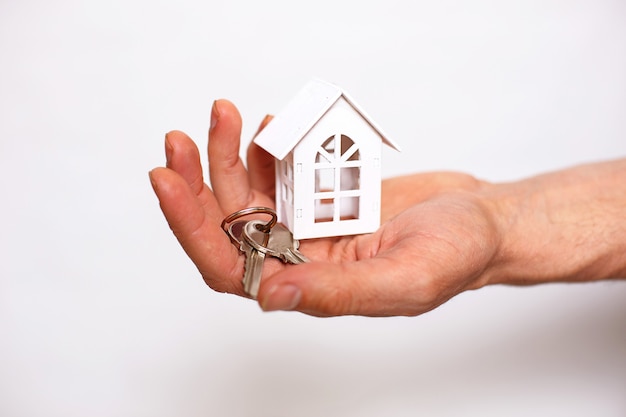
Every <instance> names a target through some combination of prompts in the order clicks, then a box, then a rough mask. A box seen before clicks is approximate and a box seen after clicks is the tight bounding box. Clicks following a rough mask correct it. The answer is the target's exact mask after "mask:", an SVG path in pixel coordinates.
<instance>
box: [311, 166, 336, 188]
mask: <svg viewBox="0 0 626 417" xmlns="http://www.w3.org/2000/svg"><path fill="white" fill-rule="evenodd" d="M325 191H335V168H320V169H316V170H315V192H316V193H322V192H325Z"/></svg>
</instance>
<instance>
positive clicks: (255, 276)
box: [241, 228, 269, 300]
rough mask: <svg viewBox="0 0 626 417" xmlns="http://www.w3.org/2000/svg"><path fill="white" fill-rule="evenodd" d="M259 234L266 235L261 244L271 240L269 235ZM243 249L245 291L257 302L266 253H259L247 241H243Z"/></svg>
mask: <svg viewBox="0 0 626 417" xmlns="http://www.w3.org/2000/svg"><path fill="white" fill-rule="evenodd" d="M244 230H245V228H244ZM259 233H261V234H263V235H264V237H261V242H262V243H265V244H266V243H267V241H268V239H269V233H263V232H261V231H259ZM241 249H242V250H243V253H244V254H245V255H246V261H245V263H244V273H243V290H244V291H245V292H246V294H248V295H249V296H250V297H252V298H254V299H255V300H256V298H257V295H258V294H259V286H260V285H261V276H262V275H263V263H264V262H265V252H262V251H258V250H257V249H256V248H255V247H254V246H252V245H250V244H249V243H248V242H247V241H246V240H245V239H242V240H241Z"/></svg>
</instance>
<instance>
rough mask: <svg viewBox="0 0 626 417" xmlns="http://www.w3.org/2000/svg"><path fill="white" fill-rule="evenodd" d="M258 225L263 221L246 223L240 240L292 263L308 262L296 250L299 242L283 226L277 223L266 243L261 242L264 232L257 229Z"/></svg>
mask: <svg viewBox="0 0 626 417" xmlns="http://www.w3.org/2000/svg"><path fill="white" fill-rule="evenodd" d="M259 225H264V223H263V222H261V221H258V220H252V221H249V222H248V223H246V224H245V226H244V228H243V231H242V233H241V237H242V239H241V240H242V241H245V242H246V243H248V244H249V245H250V246H253V247H254V248H255V249H256V250H257V251H259V252H263V253H265V254H267V255H270V256H274V257H276V258H279V259H281V260H282V261H283V262H289V263H292V264H301V263H304V262H309V259H308V258H307V257H306V256H304V255H303V254H302V252H300V251H299V250H298V248H299V247H300V242H299V241H297V240H295V239H294V238H293V235H292V234H291V232H290V231H289V229H287V228H286V227H285V226H283V225H282V224H280V223H277V224H276V225H275V226H274V227H272V229H271V230H270V233H269V240H268V241H267V244H261V243H260V242H261V239H263V236H264V235H266V233H263V232H262V231H261V230H259V229H258V226H259Z"/></svg>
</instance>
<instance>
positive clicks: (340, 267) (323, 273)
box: [150, 100, 498, 316]
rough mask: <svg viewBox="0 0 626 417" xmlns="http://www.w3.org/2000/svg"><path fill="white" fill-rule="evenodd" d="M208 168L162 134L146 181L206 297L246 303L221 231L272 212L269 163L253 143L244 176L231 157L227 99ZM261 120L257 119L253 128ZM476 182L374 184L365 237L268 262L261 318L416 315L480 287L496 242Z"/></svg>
mask: <svg viewBox="0 0 626 417" xmlns="http://www.w3.org/2000/svg"><path fill="white" fill-rule="evenodd" d="M211 119H212V121H211V128H210V130H209V146H208V155H209V172H210V179H211V184H212V187H213V190H211V189H210V188H209V187H208V186H207V185H206V184H204V182H203V177H202V167H201V164H200V156H199V152H198V149H197V147H196V146H195V144H194V143H193V141H192V140H191V139H190V138H189V137H187V136H186V135H185V134H184V133H182V132H177V131H174V132H170V133H169V134H167V136H166V142H165V149H166V157H167V168H156V169H154V170H153V171H151V173H150V178H151V181H152V184H153V187H154V190H155V192H156V194H157V196H158V198H159V201H160V204H161V208H162V210H163V213H164V215H165V217H166V219H167V221H168V223H169V225H170V228H171V229H172V231H173V232H174V234H175V235H176V237H177V238H178V240H179V242H180V244H181V245H182V247H183V248H184V250H185V251H186V252H187V254H188V255H189V257H190V258H191V259H192V261H193V262H194V263H195V264H196V266H197V267H198V269H199V271H200V273H201V274H202V276H203V278H204V280H205V281H206V283H207V284H208V285H209V286H210V287H211V288H213V289H215V290H217V291H222V292H229V293H234V294H238V295H244V293H243V288H242V284H241V279H242V276H243V263H244V257H243V255H241V254H240V253H239V251H238V250H237V249H236V248H235V247H234V246H233V245H232V244H231V243H230V241H229V239H228V237H227V236H226V234H225V233H224V232H223V230H222V229H221V228H220V223H221V221H222V219H223V218H224V217H226V216H227V215H228V214H230V213H232V212H235V211H237V210H239V209H242V208H245V207H252V206H268V207H273V205H274V162H273V159H272V157H271V156H270V155H269V154H267V153H266V152H265V151H263V150H262V149H261V148H259V147H258V146H257V145H255V144H254V143H253V144H251V145H250V147H249V149H248V153H247V159H248V168H249V171H246V169H245V167H244V165H243V163H242V161H241V160H240V158H239V157H238V155H239V142H240V133H241V118H240V115H239V113H238V111H237V109H236V108H235V107H234V105H232V104H231V103H230V102H228V101H226V100H220V101H217V102H216V103H215V104H214V106H213V109H212V114H211ZM268 121H269V119H266V120H264V122H263V124H262V126H261V128H262V127H263V126H264V124H266V123H267V122H268ZM483 185H484V184H483V183H481V182H479V181H476V180H475V179H473V178H472V177H469V176H467V175H463V174H453V173H441V174H423V175H414V176H407V177H399V178H394V179H391V180H387V181H385V182H384V183H383V190H382V192H383V198H382V200H383V207H382V216H383V221H384V223H383V225H382V226H381V228H380V229H379V230H378V231H377V232H376V233H374V234H370V235H358V236H347V237H339V238H326V239H314V240H307V241H302V242H301V248H300V249H301V251H302V252H303V253H304V254H306V256H308V257H309V258H310V259H311V260H312V262H311V263H309V264H303V265H285V264H283V263H282V262H280V261H279V260H276V259H272V258H267V259H266V261H265V266H264V273H263V280H262V283H261V288H260V292H259V297H258V298H259V302H260V304H261V306H262V307H263V308H264V309H265V310H275V309H287V310H299V311H302V312H305V313H308V314H312V315H319V316H328V315H342V314H361V315H372V316H380V315H416V314H420V313H423V312H425V311H428V310H430V309H432V308H434V307H436V306H438V305H439V304H441V303H443V302H445V301H446V300H448V299H449V298H451V297H452V296H454V295H456V294H458V293H459V292H461V291H464V290H466V289H470V288H478V287H480V286H481V285H483V283H484V279H482V278H481V277H482V275H483V273H484V272H485V269H486V267H487V265H488V264H489V261H490V260H491V259H492V257H493V256H494V254H495V252H496V249H497V244H498V240H497V238H496V236H497V233H496V230H495V227H494V223H493V221H492V219H490V216H489V212H488V210H487V209H486V207H484V206H483V205H482V204H481V202H480V201H479V200H478V199H477V198H476V196H475V195H474V191H476V190H478V189H480V188H481V187H482V186H483Z"/></svg>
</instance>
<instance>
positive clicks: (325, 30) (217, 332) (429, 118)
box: [0, 0, 626, 417]
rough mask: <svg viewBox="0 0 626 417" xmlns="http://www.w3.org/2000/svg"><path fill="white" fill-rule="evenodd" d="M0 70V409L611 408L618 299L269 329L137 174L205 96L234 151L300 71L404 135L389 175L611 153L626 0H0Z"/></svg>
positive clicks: (529, 298) (194, 128)
mask: <svg viewBox="0 0 626 417" xmlns="http://www.w3.org/2000/svg"><path fill="white" fill-rule="evenodd" d="M0 60H1V61H0V127H1V130H0V132H1V136H0V192H1V201H0V276H1V278H0V414H1V415H3V416H63V417H72V416H91V417H98V416H192V417H194V416H235V417H238V416H323V415H325V416H331V415H332V416H380V415H390V416H391V415H393V416H415V415H428V416H460V415H463V416H466V415H481V416H502V415H506V416H528V415H541V416H590V415H594V416H616V417H617V416H624V415H626V394H625V393H626V282H623V281H619V282H601V283H595V284H577V285H545V286H539V287H532V288H516V287H504V286H500V287H490V288H485V289H482V290H479V291H475V292H470V293H465V294H462V295H460V296H458V297H456V298H454V299H453V300H451V301H450V302H448V303H447V304H445V305H444V306H442V307H440V308H438V309H437V310H435V311H432V312H430V313H428V314H425V315H423V316H420V317H414V318H386V319H370V318H359V317H342V318H332V319H317V318H312V317H308V316H305V315H302V314H299V313H271V314H264V313H262V312H261V311H260V309H259V308H258V306H257V305H256V304H255V303H254V302H251V301H249V300H245V299H242V298H238V297H234V296H231V295H223V294H218V293H215V292H213V291H212V290H210V289H209V288H208V287H206V286H205V285H204V283H203V281H202V279H201V278H200V276H199V274H198V272H197V271H196V269H195V267H194V266H193V264H192V263H191V262H190V261H189V260H188V258H187V257H186V256H185V254H184V253H183V251H182V250H181V249H180V248H179V246H178V243H177V242H176V241H175V239H174V237H173V235H172V234H171V233H170V231H169V229H168V228H167V224H166V222H165V220H164V219H163V217H162V215H161V212H160V210H159V208H158V204H157V200H156V198H155V197H154V195H153V193H152V190H151V188H150V184H149V181H148V175H147V173H148V170H149V169H151V168H153V167H154V166H157V165H162V164H164V152H163V136H164V134H165V132H167V131H168V130H172V129H181V130H184V131H186V132H187V133H189V134H190V135H192V137H194V138H195V140H196V141H197V143H198V144H199V145H200V146H201V147H202V148H204V147H205V144H206V132H207V130H208V125H209V114H210V108H211V104H212V102H213V100H214V99H217V98H220V97H226V98H229V99H231V100H232V101H234V102H235V103H236V104H237V105H238V106H239V107H240V109H241V112H242V114H243V118H244V123H245V128H244V135H243V136H244V141H246V142H247V141H249V139H250V137H251V135H252V133H253V132H254V130H255V129H256V127H257V125H258V123H259V122H260V121H261V119H262V117H263V116H264V115H265V114H266V113H272V112H277V111H278V110H280V109H281V108H282V106H284V105H285V104H286V103H287V101H288V100H289V99H290V98H291V97H292V96H293V95H294V94H295V93H296V92H297V91H298V89H299V88H300V87H301V86H302V85H304V84H305V83H306V82H307V81H308V80H309V79H310V78H311V77H314V76H315V77H320V78H322V79H325V80H327V81H331V82H334V83H336V84H338V85H340V86H342V87H344V88H345V89H346V90H347V91H348V92H349V93H350V94H351V95H352V96H353V97H354V98H355V99H356V101H357V102H358V103H359V104H360V105H361V106H362V107H363V108H364V109H365V110H366V111H367V112H368V113H369V114H370V115H371V116H372V117H373V118H374V119H375V120H376V121H377V122H378V123H379V124H380V125H381V126H382V127H383V129H384V130H386V131H387V133H388V134H389V135H390V136H391V137H392V138H393V139H394V140H395V141H397V142H398V143H399V144H401V146H402V147H403V151H404V152H402V153H396V152H394V151H391V150H386V151H385V155H384V158H385V161H384V175H385V176H387V177H388V176H392V175H396V174H404V173H410V172H416V171H430V170H442V169H443V170H456V171H465V172H469V173H471V174H474V175H476V176H478V177H480V178H483V179H486V180H491V181H509V180H516V179H519V178H523V177H526V176H529V175H533V174H536V173H539V172H543V171H546V170H554V169H559V168H562V167H566V166H570V165H574V164H577V163H581V162H588V161H596V160H602V159H607V158H615V157H620V156H621V157H623V156H625V155H626V117H625V115H626V4H625V3H624V2H623V1H620V0H615V1H609V0H589V1H571V0H561V1H558V0H541V1H506V2H505V1H496V0H493V1H487V0H476V1H471V2H469V1H468V2H464V1H436V2H435V1H416V2H408V1H407V2H401V1H392V0H387V1H367V0H364V1H360V2H357V1H351V2H347V1H344V2H341V1H339V0H317V1H311V2H296V1H280V0H266V1H252V0H249V1H226V0H223V1H220V2H218V1H204V2H203V1H176V2H174V1H147V0H146V1H127V0H124V1H122V0H107V1H84V2H81V1H78V0H76V1H67V0H59V1H54V2H51V1H32V0H30V1H26V0H23V1H11V0H0ZM407 192H410V190H407ZM337 279H341V278H340V277H337Z"/></svg>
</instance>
